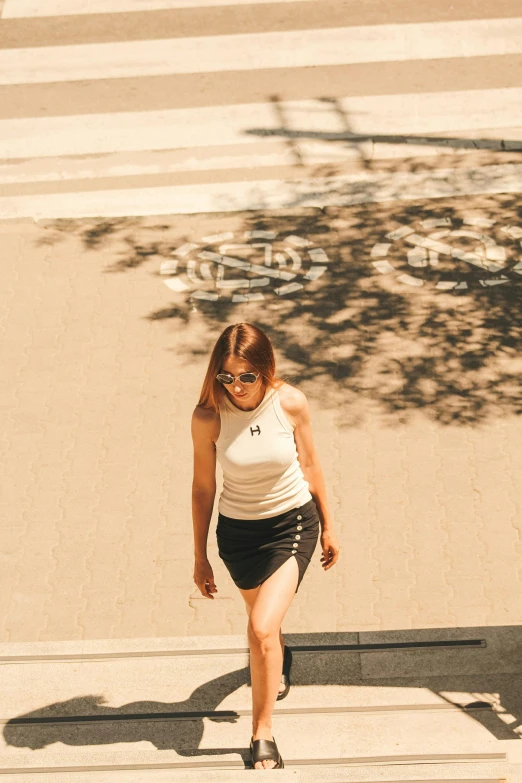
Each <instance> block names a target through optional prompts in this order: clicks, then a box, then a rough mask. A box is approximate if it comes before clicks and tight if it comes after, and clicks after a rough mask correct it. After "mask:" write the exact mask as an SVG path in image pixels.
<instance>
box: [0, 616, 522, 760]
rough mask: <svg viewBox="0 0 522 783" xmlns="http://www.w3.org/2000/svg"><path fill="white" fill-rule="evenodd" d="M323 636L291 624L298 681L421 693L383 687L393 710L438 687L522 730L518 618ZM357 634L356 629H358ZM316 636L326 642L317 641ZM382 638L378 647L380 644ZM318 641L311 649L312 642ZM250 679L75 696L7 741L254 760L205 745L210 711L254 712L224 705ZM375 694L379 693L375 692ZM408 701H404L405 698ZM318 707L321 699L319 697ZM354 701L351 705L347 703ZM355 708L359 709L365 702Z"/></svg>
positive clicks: (245, 674)
mask: <svg viewBox="0 0 522 783" xmlns="http://www.w3.org/2000/svg"><path fill="white" fill-rule="evenodd" d="M319 636H320V637H323V638H322V639H318V638H317V636H316V635H315V634H313V633H309V634H295V635H292V634H288V635H287V636H286V637H285V639H286V641H287V643H288V644H289V645H290V646H291V647H292V649H293V651H294V652H295V653H296V654H295V655H294V665H293V667H292V684H293V686H294V687H295V686H298V687H299V686H301V687H305V686H315V687H317V686H346V687H347V688H350V687H351V688H358V689H359V690H360V691H361V693H362V692H363V689H366V688H373V689H383V690H384V689H390V688H400V689H418V690H419V695H418V696H419V699H418V702H416V701H415V699H413V700H412V698H411V694H410V695H409V696H408V699H407V701H406V702H402V701H401V700H399V702H397V701H396V699H394V698H392V700H391V702H390V701H387V699H388V698H389V694H384V693H383V699H384V702H385V703H386V704H389V705H390V706H389V710H390V711H393V709H394V707H393V705H394V704H399V707H398V709H404V707H405V706H406V708H407V707H408V706H410V707H411V708H412V709H419V708H420V707H422V706H426V707H427V708H429V709H431V708H433V704H434V702H433V698H432V697H431V698H430V699H428V700H427V701H428V703H426V699H424V698H423V696H422V692H421V691H422V690H425V691H428V692H431V694H435V695H436V696H437V697H438V698H439V699H440V703H446V704H448V705H451V706H453V707H455V708H456V709H460V710H462V711H463V712H464V713H465V714H466V715H467V716H468V717H471V718H473V720H475V721H476V722H477V723H479V724H480V725H481V726H483V727H484V728H485V729H486V730H487V731H488V732H489V733H490V734H491V735H493V737H495V738H496V739H497V740H506V739H509V740H515V739H517V740H520V739H522V731H521V727H522V656H521V655H520V653H521V652H522V626H520V627H517V626H506V627H495V628H493V627H488V628H482V627H475V628H466V629H462V628H461V629H458V635H457V636H456V635H455V629H440V628H439V629H437V630H436V632H433V633H431V632H430V631H422V630H421V631H411V632H404V631H403V632H386V631H383V632H380V633H373V634H372V635H371V642H372V644H373V645H374V646H375V645H377V647H376V648H375V649H374V650H371V651H369V650H368V649H366V650H362V649H357V646H358V645H361V644H364V643H365V634H362V635H361V638H359V641H358V642H356V643H354V644H352V643H350V644H349V645H348V649H342V647H339V646H337V649H336V644H337V645H344V646H345V647H346V644H347V643H346V635H345V634H336V633H331V634H328V637H329V640H328V644H326V643H325V642H324V634H320V635H319ZM353 636H356V635H355V634H354V635H353ZM398 636H400V641H401V644H404V638H405V637H409V638H410V639H411V646H410V647H408V644H410V642H406V646H402V647H400V646H397V647H394V648H393V647H391V646H390V642H392V643H393V644H396V643H397V639H398ZM432 637H433V639H434V640H439V644H440V639H441V638H443V639H444V638H447V639H449V640H450V642H451V640H455V639H456V638H458V639H462V638H464V637H467V638H475V639H476V638H480V637H482V638H483V639H485V641H484V642H483V643H482V644H481V645H480V646H478V647H477V648H475V649H469V648H466V647H460V648H455V647H453V648H452V647H451V646H450V642H449V643H448V646H446V647H445V646H444V645H442V646H438V647H437V646H435V645H436V644H437V642H436V641H435V645H434V646H433V647H431V648H430V647H422V646H419V644H417V646H415V645H416V643H418V642H419V641H420V642H421V643H424V644H426V642H429V640H430V638H432ZM316 642H320V645H322V646H323V649H321V646H319V648H318V647H317V646H315V647H314V644H316ZM379 646H380V647H379ZM310 647H313V651H309V652H307V648H310ZM249 681H250V673H249V668H248V667H244V668H241V669H236V670H234V671H231V672H228V673H226V674H223V675H222V676H219V677H216V678H215V679H213V680H210V681H208V682H205V683H203V684H202V685H200V686H198V687H197V688H196V689H195V690H194V691H193V692H192V693H191V695H190V697H189V698H188V699H185V700H180V701H177V702H157V701H134V702H129V703H127V704H123V705H121V706H119V707H110V706H107V705H106V703H105V699H104V697H103V696H102V695H88V696H79V697H76V698H72V699H68V700H66V701H62V702H56V703H54V704H50V705H48V706H46V707H42V708H41V709H37V710H33V711H31V712H28V713H26V714H24V715H20V716H18V717H16V718H12V719H11V720H9V721H8V722H7V723H6V725H5V728H4V739H5V742H6V744H7V745H11V746H14V747H18V748H30V749H32V750H38V749H43V748H45V747H47V746H49V745H51V744H53V743H55V742H61V743H63V744H65V745H71V746H81V745H85V746H94V745H114V744H116V743H136V742H143V741H145V742H150V743H151V744H152V745H154V746H155V748H157V749H158V750H174V751H175V752H176V753H177V754H178V755H179V756H181V757H197V756H219V755H226V754H237V755H239V756H240V757H241V759H242V760H243V761H244V762H245V766H249V762H248V759H249V752H248V748H247V747H246V744H247V740H248V737H246V738H245V747H230V746H228V747H221V748H200V747H199V746H200V743H201V740H202V738H203V732H204V719H205V718H207V719H209V720H214V721H220V722H221V721H224V722H230V723H236V722H237V721H238V720H239V718H240V717H247V716H250V714H251V713H250V710H240V711H236V710H219V709H218V707H219V704H221V703H222V702H223V701H224V700H225V699H226V698H227V697H228V696H229V695H230V694H231V693H233V692H234V691H236V690H237V689H238V688H240V687H242V686H243V685H248V684H249ZM361 698H362V702H363V706H364V703H372V704H375V696H373V698H372V699H371V701H370V702H365V699H364V696H361ZM400 705H402V707H401V706H400ZM319 709H322V708H321V707H320V708H319ZM351 709H352V708H351V707H349V706H348V707H346V710H347V712H349V711H350V710H351ZM354 709H356V710H359V711H360V709H361V707H360V706H357V707H354ZM286 710H290V712H291V713H293V714H294V719H295V716H298V715H299V714H302V713H312V714H313V712H314V707H313V706H311V707H307V708H306V709H305V708H293V707H292V702H291V700H290V701H289V702H288V703H285V705H284V706H283V708H279V707H278V706H277V705H276V711H275V712H276V714H277V712H285V711H286Z"/></svg>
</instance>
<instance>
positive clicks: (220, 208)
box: [0, 163, 522, 219]
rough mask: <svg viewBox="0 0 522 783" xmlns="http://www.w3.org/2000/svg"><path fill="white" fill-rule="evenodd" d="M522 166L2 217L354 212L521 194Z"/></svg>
mask: <svg viewBox="0 0 522 783" xmlns="http://www.w3.org/2000/svg"><path fill="white" fill-rule="evenodd" d="M521 182H522V164H519V163H516V164H515V163H505V164H499V165H498V166H483V167H480V168H477V169H473V168H470V169H465V168H461V169H437V170H434V171H431V172H424V171H422V172H401V173H400V175H397V174H366V173H365V174H351V175H345V176H341V177H330V178H328V180H321V179H300V180H287V181H286V182H285V181H281V180H258V181H256V182H252V181H250V182H244V181H241V182H218V183H215V182H214V183H206V184H204V185H180V186H171V187H158V188H139V189H136V190H132V189H121V190H97V191H85V192H74V191H72V192H69V193H50V194H46V195H45V197H42V196H40V195H31V196H13V197H8V196H2V197H0V219H5V218H21V217H34V218H35V219H43V218H46V219H54V218H60V217H71V218H73V217H100V216H104V217H125V216H132V215H176V214H180V215H182V214H183V215H189V214H195V213H199V212H242V211H246V210H252V209H284V208H288V207H291V208H295V207H298V206H299V207H324V206H350V205H352V204H361V203H371V202H381V201H395V200H398V201H415V200H418V199H425V198H447V197H449V196H465V195H467V196H469V195H474V194H484V193H519V192H520V189H521Z"/></svg>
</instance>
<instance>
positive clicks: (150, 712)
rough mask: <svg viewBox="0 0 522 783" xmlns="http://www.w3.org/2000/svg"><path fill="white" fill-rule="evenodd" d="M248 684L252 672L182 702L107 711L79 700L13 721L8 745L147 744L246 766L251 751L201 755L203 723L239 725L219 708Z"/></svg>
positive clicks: (97, 702)
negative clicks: (236, 759) (235, 758)
mask: <svg viewBox="0 0 522 783" xmlns="http://www.w3.org/2000/svg"><path fill="white" fill-rule="evenodd" d="M248 683H249V671H248V668H243V669H238V670H235V671H232V672H229V673H227V674H224V675H222V676H220V677H217V678H216V679H214V680H210V681H209V682H205V683H203V684H202V685H200V686H199V687H198V688H196V689H195V690H194V691H193V693H192V694H191V696H190V697H189V698H188V699H185V700H183V701H176V702H157V701H134V702H129V703H128V704H123V705H121V706H120V707H109V706H107V705H106V704H105V703H104V702H105V698H104V696H103V695H89V696H78V697H77V698H73V699H67V700H66V701H62V702H56V703H54V704H50V705H48V706H46V707H42V708H41V709H38V710H33V711H32V712H28V713H26V714H25V715H20V716H18V717H17V718H12V719H11V720H9V721H8V722H7V723H6V725H5V728H4V732H3V734H4V739H5V742H6V744H7V745H11V746H14V747H17V748H29V749H31V750H41V749H43V748H45V747H47V746H48V745H52V744H53V743H54V742H61V743H63V744H64V745H72V746H81V745H88V746H91V745H113V744H116V743H120V742H121V743H123V742H125V743H131V742H143V741H145V742H150V743H152V745H154V746H155V747H156V748H158V750H174V751H175V752H176V753H178V754H179V755H180V756H202V755H203V756H215V755H223V754H231V753H238V754H239V755H240V756H241V758H243V760H246V758H247V755H248V749H247V747H244V748H233V747H226V748H204V749H201V750H200V749H199V744H200V742H201V739H202V737H203V730H204V723H203V720H204V718H208V719H210V720H214V721H219V722H222V721H224V722H229V723H236V722H237V720H238V719H239V717H240V713H238V712H236V711H234V710H222V711H219V710H217V709H216V708H217V707H218V705H219V704H220V703H221V702H222V701H223V699H225V698H226V697H227V696H228V695H229V694H231V693H233V691H235V690H237V689H238V688H240V687H241V686H242V685H245V684H248Z"/></svg>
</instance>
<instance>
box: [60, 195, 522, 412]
mask: <svg viewBox="0 0 522 783" xmlns="http://www.w3.org/2000/svg"><path fill="white" fill-rule="evenodd" d="M470 216H471V217H472V218H473V219H476V218H479V219H480V218H482V219H488V220H490V221H492V222H493V223H494V225H492V226H490V227H488V228H476V227H473V226H470V225H469V224H466V223H465V221H466V220H467V219H469V217H470ZM212 217H213V220H214V221H215V220H216V217H215V216H212ZM197 220H198V221H199V222H204V218H201V217H200V216H198V217H197ZM426 220H440V221H442V222H443V221H444V220H446V221H448V220H450V221H451V224H452V226H453V229H454V230H455V231H457V233H458V230H459V229H461V230H462V229H463V228H464V229H468V230H469V229H472V228H474V231H475V232H484V235H486V234H487V235H488V238H489V239H488V241H490V242H491V241H492V242H496V243H497V244H498V245H499V246H501V247H502V248H504V251H503V252H505V261H504V262H502V264H501V268H499V267H498V266H497V267H496V269H495V265H493V269H487V268H486V267H485V266H484V265H480V264H478V265H477V264H470V263H468V262H466V261H465V260H462V254H463V253H466V252H473V251H474V250H476V247H477V244H480V242H478V241H477V240H476V239H474V238H473V237H471V238H470V237H467V236H459V237H458V238H451V239H452V243H453V244H455V246H456V245H458V248H459V250H458V253H460V256H459V257H457V258H455V257H452V256H451V255H443V254H442V255H438V258H437V261H436V264H431V263H428V262H425V263H424V262H422V260H421V266H420V267H419V266H412V265H411V263H410V261H411V259H410V261H409V260H408V251H409V250H411V245H408V237H406V238H402V239H400V240H397V241H394V242H392V241H391V240H390V239H389V238H388V239H387V238H386V234H387V233H389V232H390V231H392V230H394V229H396V228H397V227H410V229H411V230H415V232H417V233H416V235H418V233H419V232H420V233H421V234H422V233H423V232H424V235H426V236H427V235H429V233H430V232H429V231H428V229H426V228H424V227H423V222H424V221H426ZM521 223H522V201H521V199H520V197H519V196H518V195H516V194H515V195H512V194H501V195H485V196H475V197H474V198H473V201H472V204H470V200H469V198H448V199H436V200H433V199H427V200H423V201H415V202H412V203H404V202H393V203H392V204H389V203H386V204H380V203H369V204H360V205H355V206H351V207H327V208H323V209H317V208H316V209H314V208H307V209H285V210H272V211H266V210H261V211H255V212H251V213H244V214H243V215H242V230H245V231H272V232H274V233H276V234H278V235H281V236H287V235H288V234H294V235H299V236H304V237H306V238H307V239H308V240H310V241H311V242H313V243H314V246H317V247H321V248H323V249H324V251H325V252H326V253H327V255H328V258H329V263H328V269H327V272H326V273H325V274H323V275H322V277H320V279H317V280H314V281H311V282H309V281H306V280H301V282H303V283H306V284H305V285H304V287H303V288H301V289H300V290H299V291H297V292H295V293H293V294H289V295H288V296H286V297H285V296H277V295H275V294H274V293H273V291H272V292H271V291H268V292H267V294H266V296H265V298H264V300H263V301H261V302H257V301H249V302H248V303H247V304H242V305H241V306H238V305H236V304H234V303H233V302H232V299H231V296H230V295H229V296H228V297H220V298H219V300H218V301H215V302H211V301H203V300H197V303H196V302H195V300H193V299H191V296H190V294H191V291H190V290H189V291H187V292H186V293H174V292H173V300H174V301H173V304H172V306H169V307H167V308H162V309H160V310H157V311H154V312H151V313H149V314H148V316H147V317H148V318H149V319H154V320H163V319H174V320H175V321H177V322H179V324H180V327H183V328H184V329H185V330H187V334H188V335H189V336H190V330H191V329H192V327H193V325H194V323H195V320H194V319H196V318H197V319H199V320H200V321H201V320H202V321H203V323H204V326H205V329H204V333H203V336H202V335H201V331H200V332H198V334H197V335H196V334H194V339H192V340H191V339H189V340H188V341H186V342H187V345H186V347H185V350H187V351H188V353H189V354H190V356H198V357H199V356H204V355H205V354H206V353H207V352H208V351H209V350H210V348H211V346H212V344H213V342H214V340H215V338H216V337H217V335H218V334H219V333H220V332H221V330H222V329H223V328H224V326H225V325H226V324H227V323H229V322H234V321H237V320H250V321H253V322H255V323H256V324H257V325H258V326H260V327H261V328H262V329H264V330H266V332H267V333H268V334H269V335H270V337H271V338H272V340H273V342H274V345H275V347H276V351H277V352H278V355H279V356H280V357H281V358H283V359H284V364H285V369H288V373H287V375H288V377H289V379H290V380H291V382H293V383H297V384H299V385H300V386H301V387H302V388H303V389H304V390H305V391H307V393H310V394H312V395H315V394H317V395H320V396H321V399H322V400H323V402H324V403H325V404H326V405H332V406H335V407H338V408H339V411H340V417H341V422H340V423H341V424H344V425H349V424H354V423H356V422H359V421H362V420H363V419H364V417H365V415H366V414H368V413H369V412H370V411H373V412H375V411H377V412H378V413H380V414H381V415H383V416H384V417H385V418H386V419H387V420H388V421H389V422H390V423H393V422H395V423H400V422H404V421H406V419H407V418H408V416H409V415H411V414H414V413H421V414H423V415H424V416H427V417H428V418H430V419H432V420H434V421H437V422H439V423H442V424H463V425H468V424H476V423H479V422H485V421H486V420H488V419H491V418H494V417H497V416H500V415H507V414H515V415H519V414H520V413H521V412H522V389H521V386H520V380H519V378H520V369H521V359H520V354H521V348H522V315H521V307H520V303H521V297H522V286H521V285H520V283H521V282H522V276H521V275H520V273H519V270H516V269H515V268H514V267H515V266H516V264H517V263H519V262H520V260H521V259H522V253H521V247H520V242H519V239H518V234H514V235H512V236H509V235H508V234H506V231H505V229H506V227H509V226H511V227H513V226H514V227H515V230H516V229H517V227H519V226H520V225H521ZM47 227H48V231H47V232H46V235H47V236H46V240H45V241H46V242H48V243H54V242H57V241H60V238H61V237H63V236H64V235H65V234H70V233H71V232H72V233H74V234H76V235H78V236H79V238H80V239H81V242H82V245H83V247H84V248H85V250H90V251H97V250H98V249H100V248H102V247H103V248H104V249H106V248H108V247H110V248H111V249H113V251H114V256H115V261H114V264H113V265H112V267H110V268H109V269H108V270H107V271H108V273H117V272H124V271H125V270H126V269H129V268H135V267H137V266H140V265H144V264H150V263H151V262H152V261H153V262H154V264H155V265H156V268H157V263H158V260H159V261H161V260H164V259H171V258H172V253H173V250H175V248H177V247H179V246H180V245H181V244H182V243H183V242H185V241H187V235H186V232H185V233H183V232H181V231H178V230H177V228H176V220H175V219H167V218H162V219H161V220H158V219H153V220H151V219H149V220H145V219H138V218H132V219H113V220H107V219H104V220H84V221H54V222H52V223H49V224H48V225H47ZM438 230H439V231H440V229H438ZM203 233H204V231H203ZM464 233H465V232H464ZM382 243H388V246H389V248H388V251H387V259H388V261H390V262H391V263H392V265H393V267H394V269H393V272H392V273H390V274H380V273H379V271H377V269H376V268H375V266H374V265H373V261H374V257H373V256H372V249H373V248H374V247H375V245H376V244H382ZM415 263H416V264H418V261H416V262H415ZM156 274H158V283H159V280H160V279H163V280H164V279H165V278H161V277H160V275H159V272H156ZM404 276H405V278H408V283H409V284H406V283H405V282H404V280H403V279H401V277H404ZM441 281H442V284H443V285H446V286H450V288H449V289H445V290H439V289H438V288H437V284H439V285H440V284H441ZM189 282H190V281H189ZM451 286H453V287H452V288H451ZM193 290H194V286H192V291H193ZM196 307H197V312H195V310H196Z"/></svg>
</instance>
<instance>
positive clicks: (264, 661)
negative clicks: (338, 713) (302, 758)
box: [245, 557, 299, 769]
mask: <svg viewBox="0 0 522 783" xmlns="http://www.w3.org/2000/svg"><path fill="white" fill-rule="evenodd" d="M298 578H299V570H298V567H297V561H296V559H295V557H289V558H288V560H286V561H285V562H284V563H283V565H282V566H280V568H278V569H277V571H275V572H274V573H273V574H272V575H271V576H270V577H269V578H268V579H266V580H265V581H264V582H263V583H262V584H261V585H260V586H259V587H258V588H256V590H257V594H256V596H255V598H254V600H253V601H251V603H249V606H250V612H249V622H248V641H249V646H250V671H251V678H252V734H253V737H254V739H255V740H256V739H268V740H271V739H272V737H273V734H272V712H273V710H274V705H275V702H276V698H277V694H278V691H279V688H280V684H281V671H282V668H283V647H282V643H281V639H282V635H281V623H282V621H283V618H284V616H285V614H286V612H287V610H288V607H289V606H290V604H291V602H292V598H293V597H294V595H295V590H296V587H297V582H298ZM248 592H251V591H248ZM245 601H246V598H245ZM274 764H275V762H273V761H270V760H267V761H262V762H258V763H257V764H256V765H255V766H256V769H263V768H265V769H270V768H271V767H273V766H274Z"/></svg>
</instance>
